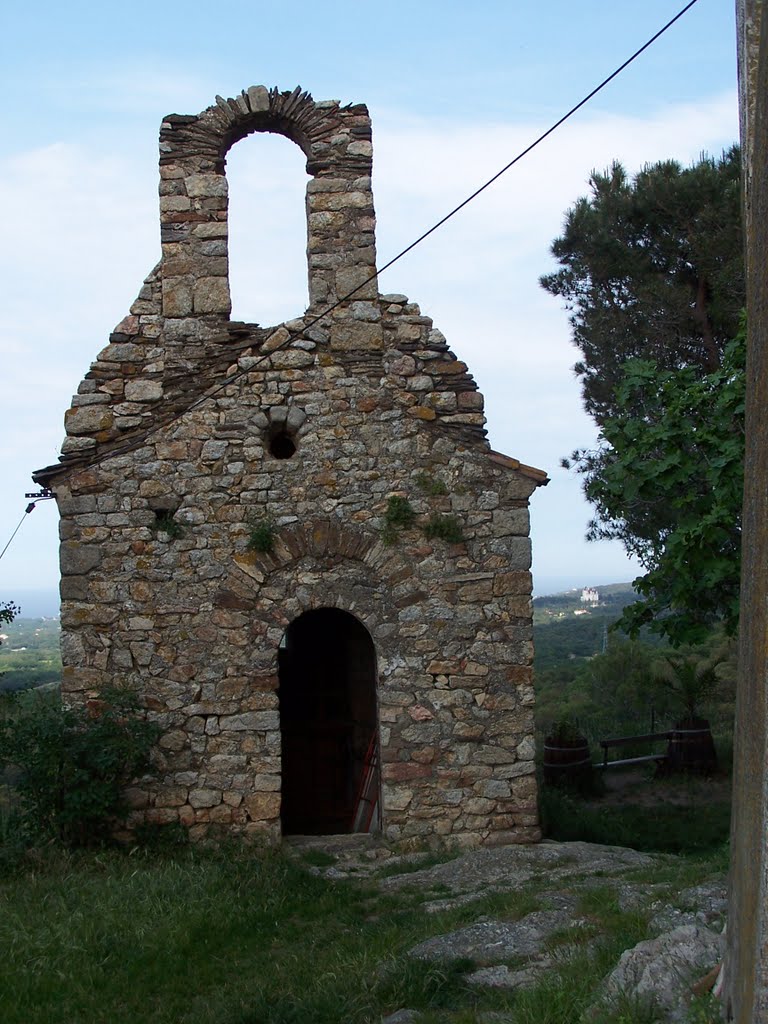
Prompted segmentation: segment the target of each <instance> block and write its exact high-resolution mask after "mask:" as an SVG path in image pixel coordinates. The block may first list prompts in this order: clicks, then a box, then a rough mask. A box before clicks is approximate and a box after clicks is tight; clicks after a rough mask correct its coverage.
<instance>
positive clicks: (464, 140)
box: [0, 0, 738, 600]
mask: <svg viewBox="0 0 768 1024" xmlns="http://www.w3.org/2000/svg"><path fill="white" fill-rule="evenodd" d="M682 6H683V3H682V0H675V2H667V0H647V2H645V3H643V4H636V3H631V4H617V3H615V2H612V0H611V2H609V0H591V2H590V0H587V2H582V3H580V4H573V3H566V2H562V0H555V2H550V3H549V4H548V5H543V4H531V3H523V2H513V0H508V2H506V3H504V2H483V0H479V2H476V3H475V5H474V6H473V7H472V9H470V7H469V5H468V4H466V3H465V2H462V3H458V2H452V0H442V2H440V3H438V2H431V0H429V2H419V0H412V2H410V3H403V2H400V0H394V2H390V3H388V4H386V5H381V6H374V5H363V4H360V3H344V2H340V0H339V2H331V3H323V4H318V3H308V2H304V0H297V2H295V3H293V4H291V5H282V6H281V7H278V6H277V5H275V4H274V3H270V4H266V3H259V2H257V0H251V2H250V3H247V4H246V3H241V2H238V0H234V2H230V3H228V4H227V5H226V6H222V7H221V9H220V10H221V13H215V12H214V9H213V7H212V5H210V4H207V3H206V4H203V3H197V2H196V0H188V2H187V3H185V4H183V5H161V4H157V3H145V2H134V3H129V4H123V5H105V4H96V3H68V4H66V5H64V4H52V3H42V4H37V5H35V6H33V5H21V4H15V5H13V9H6V11H5V13H4V14H3V15H0V84H1V85H2V96H3V100H4V102H3V116H4V122H5V123H4V130H3V132H2V133H1V134H0V199H1V200H2V204H3V210H4V221H5V225H4V226H5V231H4V240H3V244H2V246H0V281H2V292H3V294H2V302H0V356H1V358H2V367H3V372H2V374H0V460H1V469H2V479H3V489H2V500H1V501H0V547H2V546H3V545H4V544H5V541H6V540H7V538H8V537H9V536H10V534H11V532H12V530H13V529H14V527H15V526H16V524H17V522H18V520H19V518H20V517H21V515H22V513H23V510H24V505H25V499H24V492H25V491H26V490H30V489H31V488H32V484H31V480H30V479H29V474H30V473H31V472H32V470H34V469H36V468H38V467H40V466H43V465H46V464H48V463H50V462H53V461H55V459H56V455H57V448H58V445H59V444H60V443H61V440H62V439H63V428H62V421H63V415H64V411H65V409H66V408H67V407H68V405H69V400H70V396H71V394H72V393H73V392H74V391H75V390H76V388H77V384H78V382H79V380H80V379H81V378H82V376H83V375H84V373H85V372H86V371H87V369H88V365H89V363H90V361H91V360H92V359H93V358H94V357H95V355H96V353H97V352H98V351H99V350H100V349H101V348H102V347H103V346H104V344H105V343H106V341H107V338H108V334H109V332H110V330H111V329H112V328H113V326H114V325H115V324H116V323H117V322H118V321H119V320H120V319H121V318H122V316H123V315H124V314H125V312H127V309H128V306H129V305H130V303H131V301H132V300H133V298H134V297H135V295H136V293H137V291H138V289H139V287H140V285H141V281H142V279H143V277H144V276H145V275H146V273H147V272H148V271H149V270H150V269H151V267H152V266H153V265H154V263H155V261H156V259H157V257H158V254H159V230H158V221H157V132H158V129H159V125H160V121H161V120H162V117H163V115H165V114H167V113H170V112H177V113H197V112H198V111H199V110H201V109H203V108H204V107H206V106H208V105H209V104H210V103H212V102H213V99H214V95H215V94H216V93H220V94H221V95H224V96H228V95H234V94H235V93H236V92H238V91H239V90H240V89H242V88H246V87H247V86H249V85H255V84H265V85H268V86H271V85H277V86H279V87H280V88H285V89H291V88H293V87H294V86H295V85H297V84H301V85H302V86H303V87H304V88H306V89H309V90H310V91H311V92H312V94H313V96H314V97H315V98H316V99H318V100H320V99H334V98H337V99H340V100H342V101H343V102H365V103H367V104H368V106H369V108H370V110H371V114H372V117H373V125H374V198H375V201H376V210H377V217H378V232H377V234H378V252H379V262H380V263H383V262H385V261H386V260H387V259H388V258H390V257H391V256H392V255H393V254H394V253H395V252H397V251H399V250H400V249H401V248H403V247H404V246H405V245H407V244H408V243H409V242H410V241H411V240H412V239H413V238H414V237H415V236H416V235H417V234H419V233H421V231H422V230H423V229H424V228H425V227H428V226H429V225H430V224H431V223H433V222H434V221H435V220H437V219H438V218H439V217H440V216H442V215H443V214H444V213H445V212H446V211H447V210H448V209H450V208H452V207H453V206H454V205H455V204H456V203H457V202H459V201H460V200H461V199H463V198H464V196H465V195H467V194H468V193H469V192H471V191H473V189H474V188H475V187H477V185H478V184H480V183H482V182H483V181H484V180H486V179H487V178H488V177H490V176H491V174H493V173H495V171H496V170H498V169H499V168H500V167H501V166H503V165H504V164H505V163H507V162H508V161H509V160H510V159H511V158H512V157H513V156H514V155H515V154H516V153H517V152H518V151H519V150H520V149H522V148H523V147H524V146H525V145H527V144H528V143H529V142H530V141H531V140H532V139H533V138H534V137H536V136H537V135H538V134H540V132H541V131H542V130H544V129H545V128H546V127H548V125H549V124H550V123H551V122H552V121H554V120H556V119H557V117H559V116H560V115H561V114H562V113H563V112H564V111H565V110H566V109H568V108H569V107H570V106H572V105H573V104H574V103H575V102H577V101H578V100H579V99H580V98H581V97H582V96H583V95H584V94H585V93H587V92H588V91H589V90H590V89H591V88H593V86H594V85H595V84H597V82H599V81H600V80H601V79H602V78H604V77H605V76H606V75H607V74H608V73H609V72H610V71H612V70H613V68H614V67H615V66H616V65H617V64H619V63H620V62H621V61H622V60H624V59H625V58H626V57H627V56H629V54H630V53H631V52H633V50H635V49H636V48H637V47H638V46H639V45H640V44H641V43H642V42H644V41H645V40H646V39H647V38H648V37H649V36H650V35H652V34H653V32H655V31H656V30H657V29H658V28H659V27H661V25H662V24H664V23H665V22H666V21H667V20H669V18H670V17H672V15H673V14H675V13H676V12H677V11H678V10H679V9H680V7H682ZM737 131H738V116H737V103H736V53H735V30H734V13H733V5H732V4H731V3H730V0H699V2H698V3H697V4H696V5H695V6H694V7H693V8H692V9H691V10H690V11H689V12H688V13H687V14H686V15H685V16H684V17H683V18H682V19H681V20H680V22H678V23H677V25H675V26H673V28H672V29H670V31H669V33H667V35H666V36H665V37H664V38H662V39H661V40H660V41H659V42H657V43H656V44H655V45H654V47H653V48H652V49H651V50H650V51H649V52H647V53H646V54H644V55H643V56H642V57H641V58H639V60H638V61H637V62H636V63H635V64H634V65H633V66H632V67H631V68H629V69H628V70H627V71H626V72H624V74H623V75H622V76H621V78H620V79H619V80H618V81H616V82H614V83H612V84H611V85H610V86H608V87H607V89H606V90H605V91H604V92H603V93H602V94H601V95H600V96H599V97H597V98H596V99H595V100H593V101H592V103H591V104H590V105H589V106H588V107H587V108H585V109H584V110H583V111H581V112H580V113H579V114H578V115H576V117H575V118H574V119H572V120H571V121H570V122H569V123H568V125H566V126H564V127H563V128H562V129H561V130H559V131H558V132H557V133H556V134H555V135H554V136H552V137H551V138H550V139H549V140H547V142H545V143H544V144H543V145H542V146H541V147H540V148H539V149H538V150H537V151H536V152H535V153H534V154H532V155H531V156H530V157H528V158H526V159H525V160H524V161H522V162H521V163H520V164H519V165H518V166H517V167H516V168H514V169H513V170H512V171H510V172H509V173H508V174H507V175H505V176H504V177H503V178H502V179H501V180H500V181H499V182H498V183H497V184H496V185H495V186H493V188H492V189H489V190H488V192H486V193H484V195H483V196H482V197H481V198H480V199H478V200H477V201H476V202H475V203H473V204H471V206H470V207H468V208H467V209H466V210H465V211H464V212H463V213H462V214H460V215H459V216H458V217H457V218H456V219H455V220H454V221H452V222H451V224H450V225H448V226H446V228H444V229H442V230H441V231H440V232H438V233H436V235H434V236H433V237H432V238H431V239H430V240H428V241H427V242H426V243H424V244H423V245H422V246H420V247H419V248H418V249H417V250H416V251H415V252H414V253H413V254H411V255H410V256H408V257H407V258H406V259H404V260H403V261H401V262H400V263H399V264H397V265H396V266H395V267H393V268H392V270H390V271H388V273H387V274H386V275H385V276H383V277H382V279H381V282H380V287H381V289H382V290H383V291H397V292H404V293H405V294H407V295H409V296H410V298H411V299H412V300H413V301H416V302H419V303H420V305H421V307H422V310H423V311H424V312H425V313H427V314H428V315H430V316H432V317H433V318H434V321H435V324H436V326H437V327H439V328H440V329H441V330H442V331H443V333H444V334H445V335H446V337H447V339H448V342H449V344H450V345H451V346H452V348H453V349H454V351H455V352H456V353H457V355H459V357H460V358H463V359H465V360H466V361H467V362H468V363H469V366H470V369H471V370H472V372H473V373H474V375H475V377H476V379H477V380H478V383H479V385H480V387H481V390H483V392H484V393H485V395H486V405H487V414H488V420H489V422H488V426H489V431H490V439H491V443H492V444H493V446H494V447H495V448H497V449H498V450H501V451H504V452H507V453H508V454H510V455H513V456H515V457H516V458H519V459H521V460H522V461H524V462H528V463H530V464H532V465H536V466H539V467H541V468H543V469H546V470H547V471H548V472H549V474H550V476H551V478H552V482H551V483H550V485H549V486H548V487H547V488H546V489H544V490H540V491H539V492H538V493H537V494H536V495H535V497H534V499H533V504H532V522H533V541H534V577H535V582H536V586H537V589H538V590H539V591H541V590H546V589H549V587H548V584H549V585H552V586H554V585H555V581H557V585H558V586H560V585H561V584H564V583H565V582H566V581H571V582H572V583H573V584H574V585H575V584H577V583H578V584H581V583H583V584H589V583H600V582H611V581H618V580H625V579H630V578H632V576H634V575H635V574H636V570H635V567H634V566H632V565H631V564H630V563H629V562H628V561H627V559H626V558H625V557H624V554H623V551H622V549H621V548H620V547H619V546H618V545H616V544H608V543H600V544H590V545H588V544H587V543H586V542H585V541H584V540H583V535H584V530H585V525H586V521H587V519H588V518H589V507H588V506H587V505H586V504H585V503H584V501H583V499H582V498H581V495H580V490H579V485H578V481H577V480H575V479H574V478H573V476H572V475H569V474H568V473H566V472H565V471H564V470H562V469H560V468H559V459H560V457H561V456H563V455H566V454H568V453H569V452H570V451H571V450H572V449H573V448H574V447H576V446H582V445H589V444H590V443H592V441H593V440H594V436H595V435H594V429H593V427H592V425H591V423H590V421H589V420H588V418H587V417H586V416H585V415H584V414H583V412H582V411H581V408H580V400H579V392H578V386H577V383H576V381H575V380H574V378H573V375H572V373H571V366H572V365H573V363H574V362H575V360H576V358H577V353H576V350H575V349H574V348H573V347H572V346H571V344H570V342H569V330H568V323H567V318H566V315H565V313H564V311H563V310H562V309H560V308H559V306H558V303H557V301H556V300H555V299H553V298H552V297H551V296H549V295H547V294H546V293H544V292H543V291H542V290H541V289H540V288H539V285H538V278H539V276H540V275H541V274H542V273H545V272H547V271H548V270H549V269H551V266H552V262H551V258H550V257H549V254H548V248H549V244H550V242H551V240H552V238H553V237H555V235H556V234H557V233H558V231H559V229H560V226H561V224H562V219H563V214H564V211H565V210H566V208H567V207H568V206H569V205H571V204H572V203H573V202H574V200H575V199H576V198H578V196H580V195H582V194H584V192H585V191H586V179H587V177H588V175H589V172H590V170H591V169H592V168H594V167H597V168H599V169H602V168H604V167H605V166H607V165H608V164H609V163H610V161H611V160H613V159H619V160H621V161H622V162H623V163H624V164H625V166H626V167H627V168H628V169H630V170H637V169H639V168H640V167H641V166H642V165H643V163H645V162H652V161H654V160H658V159H662V158H668V157H675V158H677V159H679V160H680V161H681V162H683V163H689V162H691V161H692V160H694V159H696V158H697V157H698V156H699V154H700V153H701V152H702V151H707V152H710V153H715V154H717V153H719V152H720V151H721V150H722V149H723V148H724V147H725V146H727V145H729V144H730V143H731V142H733V141H734V140H735V139H736V136H737ZM228 175H229V178H230V186H231V203H232V212H231V217H230V224H231V227H232V242H231V254H232V272H231V273H232V286H233V297H234V303H235V307H234V309H233V316H235V317H237V318H248V319H255V320H258V321H259V322H261V323H263V324H268V323H274V322H277V321H279V320H281V319H285V318H288V317H290V316H294V315H297V314H298V313H300V312H301V311H302V309H303V306H304V304H305V295H306V286H305V280H304V279H305V261H304V255H303V249H304V242H305V238H304V231H305V227H304V222H303V200H302V195H303V190H304V187H305V183H306V175H305V173H304V169H303V160H302V157H301V154H300V153H299V151H298V149H297V148H296V147H294V146H292V144H291V143H289V142H288V141H287V140H284V139H282V138H277V137H269V136H257V137H251V138H250V139H248V140H245V141H244V142H243V143H240V144H239V145H238V146H237V147H235V149H234V150H233V151H232V153H231V154H230V160H229V163H228ZM56 533H57V516H56V510H55V507H54V505H53V503H52V502H51V503H44V504H41V505H40V506H39V507H38V509H36V510H35V512H34V513H33V514H32V515H30V516H29V517H27V520H26V521H25V523H24V525H23V527H22V529H21V531H20V532H19V535H18V537H17V539H16V541H15V542H14V544H13V545H12V546H11V548H10V549H9V551H8V554H7V555H6V556H5V558H4V559H3V560H2V562H0V600H4V599H10V598H13V596H14V593H19V592H20V591H21V590H23V589H26V588H29V587H37V586H39V587H53V586H55V585H56V582H57V580H58V561H57V559H58V554H57V539H56Z"/></svg>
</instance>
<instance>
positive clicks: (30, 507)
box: [0, 494, 53, 558]
mask: <svg viewBox="0 0 768 1024" xmlns="http://www.w3.org/2000/svg"><path fill="white" fill-rule="evenodd" d="M27 497H28V498H29V497H31V495H29V494H28V495H27ZM49 497H51V498H52V497H53V495H52V494H51V495H48V494H41V495H40V497H39V498H38V500H39V501H45V500H46V499H47V498H49ZM35 505H36V502H34V501H30V503H29V504H28V505H27V507H26V508H25V509H24V515H23V516H22V517H21V519H20V520H19V522H18V525H17V527H16V529H15V530H14V531H13V533H12V534H11V536H10V537H9V538H8V543H7V544H6V545H5V547H4V548H3V550H2V551H0V558H2V557H3V555H4V554H5V552H6V551H7V550H8V548H9V547H10V546H11V541H12V540H13V538H14V537H15V536H16V534H17V533H18V532H19V530H20V529H21V524H22V523H23V522H24V520H25V519H26V518H27V516H28V515H29V513H30V512H32V511H33V509H34V508H35Z"/></svg>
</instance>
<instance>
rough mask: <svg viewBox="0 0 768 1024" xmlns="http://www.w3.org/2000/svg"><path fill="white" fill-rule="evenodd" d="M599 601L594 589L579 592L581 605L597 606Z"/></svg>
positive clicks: (589, 588) (586, 588)
mask: <svg viewBox="0 0 768 1024" xmlns="http://www.w3.org/2000/svg"><path fill="white" fill-rule="evenodd" d="M599 600H600V595H599V594H598V592H597V590H596V589H595V588H594V587H585V588H584V589H583V590H582V592H581V603H582V604H597V603H598V601H599Z"/></svg>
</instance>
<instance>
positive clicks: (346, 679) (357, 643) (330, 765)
mask: <svg viewBox="0 0 768 1024" xmlns="http://www.w3.org/2000/svg"><path fill="white" fill-rule="evenodd" d="M278 671H279V677H280V690H279V695H280V730H281V734H282V801H281V811H280V819H281V824H282V830H283V834H284V835H337V834H340V833H344V832H367V831H372V830H375V829H376V828H377V827H378V825H379V769H378V723H377V713H376V652H375V649H374V646H373V641H372V639H371V637H370V634H369V633H368V630H367V629H366V628H365V626H363V625H362V623H361V622H359V621H358V620H357V619H356V618H355V617H354V615H350V614H349V613H348V612H344V611H340V610H339V609H337V608H319V609H317V610H316V611H310V612H305V613H304V614H303V615H300V616H299V617H298V618H297V619H294V621H293V622H292V623H291V624H290V626H289V627H288V629H287V630H286V631H285V634H284V635H283V639H282V641H281V643H280V649H279V652H278Z"/></svg>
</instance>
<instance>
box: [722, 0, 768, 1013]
mask: <svg viewBox="0 0 768 1024" xmlns="http://www.w3.org/2000/svg"><path fill="white" fill-rule="evenodd" d="M736 17H737V26H738V37H739V100H740V114H741V118H740V120H741V140H742V153H743V158H744V178H743V181H744V212H745V229H746V230H745V237H746V261H747V405H746V452H745V482H744V516H743V541H742V553H743V568H742V582H741V627H740V632H739V679H738V687H737V699H736V733H735V752H734V776H733V818H732V823H731V879H730V902H729V914H728V955H727V960H726V969H725V970H726V973H725V985H726V992H725V996H726V1008H727V1012H728V1015H729V1017H730V1018H731V1019H732V1020H734V1021H735V1022H736V1024H768V4H766V3H765V0H736Z"/></svg>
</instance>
